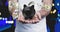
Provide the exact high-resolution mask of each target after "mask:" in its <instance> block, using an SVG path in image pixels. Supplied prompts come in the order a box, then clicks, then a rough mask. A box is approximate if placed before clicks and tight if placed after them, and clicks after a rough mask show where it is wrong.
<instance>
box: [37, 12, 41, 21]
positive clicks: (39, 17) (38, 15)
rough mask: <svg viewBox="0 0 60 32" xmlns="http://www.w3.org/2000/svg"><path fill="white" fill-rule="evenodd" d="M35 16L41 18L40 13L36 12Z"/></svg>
mask: <svg viewBox="0 0 60 32" xmlns="http://www.w3.org/2000/svg"><path fill="white" fill-rule="evenodd" d="M37 17H38V19H39V20H40V19H41V15H40V13H39V12H38V13H37Z"/></svg>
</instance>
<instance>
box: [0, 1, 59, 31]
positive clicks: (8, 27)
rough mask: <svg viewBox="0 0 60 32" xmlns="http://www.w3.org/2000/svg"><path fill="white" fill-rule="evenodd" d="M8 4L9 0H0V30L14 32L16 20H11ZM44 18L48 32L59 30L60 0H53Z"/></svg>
mask: <svg viewBox="0 0 60 32" xmlns="http://www.w3.org/2000/svg"><path fill="white" fill-rule="evenodd" d="M8 6H9V0H0V32H14V29H15V25H16V24H15V23H16V20H13V18H12V16H11V14H10V12H9V9H8ZM46 20H47V21H46V24H47V31H48V32H60V0H53V4H52V9H51V11H50V14H49V15H48V16H47V17H46Z"/></svg>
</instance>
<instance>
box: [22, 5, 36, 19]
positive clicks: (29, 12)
mask: <svg viewBox="0 0 60 32" xmlns="http://www.w3.org/2000/svg"><path fill="white" fill-rule="evenodd" d="M22 14H23V16H24V17H25V19H32V18H33V17H34V15H35V9H34V5H32V6H27V5H24V8H23V10H22Z"/></svg>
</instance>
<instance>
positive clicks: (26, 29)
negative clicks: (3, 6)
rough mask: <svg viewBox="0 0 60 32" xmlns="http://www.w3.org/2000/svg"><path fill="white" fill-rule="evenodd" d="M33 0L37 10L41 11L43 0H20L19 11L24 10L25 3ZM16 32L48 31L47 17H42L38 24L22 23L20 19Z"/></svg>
mask: <svg viewBox="0 0 60 32" xmlns="http://www.w3.org/2000/svg"><path fill="white" fill-rule="evenodd" d="M31 1H33V2H34V3H33V4H32V5H35V6H34V7H35V10H36V11H40V9H41V5H42V0H19V1H18V2H19V11H22V9H23V5H24V4H26V5H27V6H28V4H29V3H30V2H31ZM15 32H47V28H46V17H44V18H43V19H41V20H40V21H39V23H37V24H22V23H20V22H19V21H16V29H15Z"/></svg>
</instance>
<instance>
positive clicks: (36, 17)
mask: <svg viewBox="0 0 60 32" xmlns="http://www.w3.org/2000/svg"><path fill="white" fill-rule="evenodd" d="M40 19H41V16H40V14H39V13H36V14H35V15H34V17H33V18H32V19H28V20H25V19H24V16H23V14H22V13H20V15H19V17H18V20H19V21H20V22H21V23H25V24H34V23H37V22H39V20H40Z"/></svg>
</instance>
